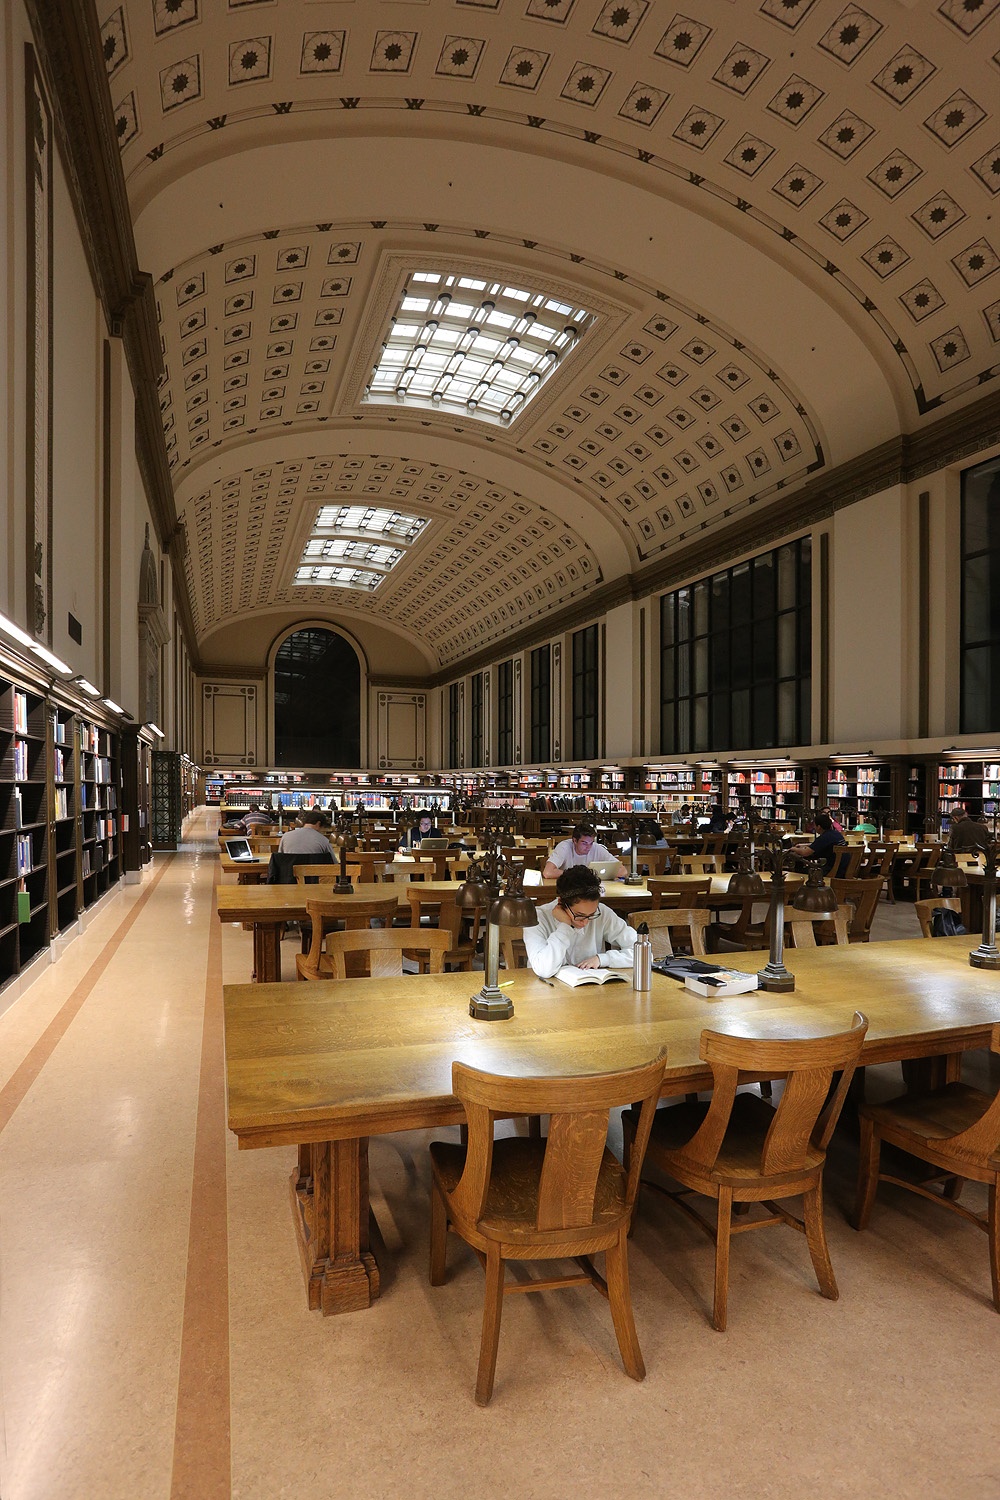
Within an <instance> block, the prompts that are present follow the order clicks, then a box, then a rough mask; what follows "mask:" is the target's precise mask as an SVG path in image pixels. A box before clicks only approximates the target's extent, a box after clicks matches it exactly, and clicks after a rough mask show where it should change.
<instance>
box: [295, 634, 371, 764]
mask: <svg viewBox="0 0 1000 1500" xmlns="http://www.w3.org/2000/svg"><path fill="white" fill-rule="evenodd" d="M274 763H275V765H277V766H309V767H318V766H333V767H341V768H347V767H352V766H359V765H360V764H361V666H360V663H359V661H358V657H357V654H356V652H355V650H354V648H353V646H352V645H351V644H350V642H349V641H347V640H345V639H344V637H343V636H342V635H337V634H335V632H334V631H332V630H324V629H323V628H322V626H319V625H309V626H305V627H304V628H303V629H302V630H296V631H295V632H294V634H292V635H290V636H289V637H288V639H287V640H285V641H283V642H282V644H281V645H280V646H279V648H278V651H277V654H276V656H275V658H274Z"/></svg>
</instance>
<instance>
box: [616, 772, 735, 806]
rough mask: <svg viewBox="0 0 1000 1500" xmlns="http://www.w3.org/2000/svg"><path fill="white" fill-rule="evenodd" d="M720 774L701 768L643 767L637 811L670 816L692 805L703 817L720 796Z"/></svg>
mask: <svg viewBox="0 0 1000 1500" xmlns="http://www.w3.org/2000/svg"><path fill="white" fill-rule="evenodd" d="M721 789H722V772H721V770H715V769H712V768H708V767H701V766H676V767H675V766H646V767H644V774H643V779H642V799H641V802H639V804H638V805H637V811H639V812H652V813H655V814H656V815H658V816H661V817H669V816H670V815H671V814H673V813H674V812H677V811H678V810H679V809H680V808H681V807H683V805H684V803H685V802H689V803H691V805H692V807H694V809H695V810H696V812H699V813H702V814H705V813H707V812H708V811H709V808H710V807H711V804H712V803H713V802H717V801H718V800H719V797H720V795H721Z"/></svg>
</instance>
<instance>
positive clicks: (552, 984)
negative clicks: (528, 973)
mask: <svg viewBox="0 0 1000 1500" xmlns="http://www.w3.org/2000/svg"><path fill="white" fill-rule="evenodd" d="M535 978H536V979H540V980H541V981H542V983H543V984H547V985H549V986H550V987H551V988H552V989H555V987H556V984H555V980H554V979H546V977H545V975H544V974H536V975H535Z"/></svg>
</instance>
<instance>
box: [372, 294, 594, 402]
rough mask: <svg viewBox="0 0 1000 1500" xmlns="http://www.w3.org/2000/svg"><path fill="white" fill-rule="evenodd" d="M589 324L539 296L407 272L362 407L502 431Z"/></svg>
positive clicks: (590, 318)
mask: <svg viewBox="0 0 1000 1500" xmlns="http://www.w3.org/2000/svg"><path fill="white" fill-rule="evenodd" d="M593 322H594V315H593V313H589V312H587V310H586V309H585V308H581V307H574V306H573V305H572V304H571V303H569V302H563V301H560V300H559V299H558V298H555V297H549V296H546V295H545V294H544V293H542V292H531V291H526V290H524V289H522V288H520V287H513V286H507V285H506V284H505V283H504V282H500V281H486V280H482V279H479V278H475V277H471V276H449V275H447V274H445V273H444V272H437V271H413V272H412V273H411V274H410V276H409V278H408V280H407V282H406V285H405V286H404V288H403V292H402V296H401V297H400V301H399V305H398V307H397V309H396V312H395V315H394V317H393V319H392V323H391V326H390V329H389V333H388V336H387V338H386V340H385V343H384V344H383V345H382V352H381V355H380V357H379V360H378V364H377V365H376V366H375V369H374V371H373V373H372V378H371V380H370V381H369V384H368V388H367V391H366V392H365V399H366V400H367V401H372V402H387V403H391V404H394V405H407V406H422V407H431V408H435V407H436V408H443V409H445V410H448V411H456V410H459V411H463V412H465V413H467V414H468V415H470V416H476V417H480V418H485V419H486V420H487V421H492V422H500V423H508V422H511V421H513V419H514V418H515V417H516V416H517V415H518V414H519V413H520V412H521V411H523V409H524V407H525V406H526V405H527V404H528V402H529V401H530V400H531V399H532V397H533V396H535V395H537V394H538V392H539V391H540V390H541V388H542V386H543V385H544V383H545V381H546V380H547V379H548V377H549V376H550V375H551V374H552V372H553V371H554V370H555V369H557V368H558V365H559V363H560V361H561V360H562V359H563V358H565V356H566V355H567V354H568V353H569V352H570V350H571V349H573V347H574V346H575V344H576V341H577V339H578V338H579V337H580V335H581V334H583V333H585V332H586V330H587V329H588V328H589V327H590V326H591V324H592V323H593Z"/></svg>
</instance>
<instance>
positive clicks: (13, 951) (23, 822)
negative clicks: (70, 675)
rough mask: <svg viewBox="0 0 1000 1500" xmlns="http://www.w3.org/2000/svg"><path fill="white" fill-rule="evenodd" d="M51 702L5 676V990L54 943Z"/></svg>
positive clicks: (1, 961)
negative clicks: (49, 763)
mask: <svg viewBox="0 0 1000 1500" xmlns="http://www.w3.org/2000/svg"><path fill="white" fill-rule="evenodd" d="M45 712H46V708H45V700H44V698H43V697H42V696H41V695H40V694H38V693H35V692H32V691H31V689H30V688H29V687H28V686H26V685H24V684H21V683H18V682H15V681H12V680H11V679H10V678H8V677H2V676H0V987H3V986H4V985H6V984H8V983H10V981H11V980H12V979H14V978H16V976H17V974H18V973H19V972H20V971H21V970H22V969H23V968H24V966H25V965H26V964H28V963H30V962H31V960H32V959H33V958H35V957H37V955H38V954H39V953H40V952H41V951H42V949H43V948H45V947H46V945H47V944H48V941H49V907H48V899H49V861H48V799H47V777H46V763H45V743H46V724H45Z"/></svg>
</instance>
